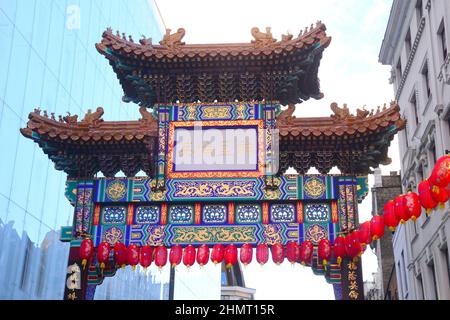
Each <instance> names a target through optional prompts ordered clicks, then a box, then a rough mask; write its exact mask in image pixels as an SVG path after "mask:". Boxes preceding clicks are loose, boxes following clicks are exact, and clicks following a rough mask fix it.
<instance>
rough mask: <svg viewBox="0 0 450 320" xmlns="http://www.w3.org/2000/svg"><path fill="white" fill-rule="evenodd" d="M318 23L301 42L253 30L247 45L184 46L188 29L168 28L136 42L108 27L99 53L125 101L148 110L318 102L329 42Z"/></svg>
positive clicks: (321, 95)
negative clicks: (204, 104) (186, 105)
mask: <svg viewBox="0 0 450 320" xmlns="http://www.w3.org/2000/svg"><path fill="white" fill-rule="evenodd" d="M325 30H326V27H325V25H324V24H323V23H321V22H320V21H319V22H317V24H316V26H315V27H314V26H313V25H311V27H310V28H306V30H305V31H302V32H300V34H299V35H298V36H297V37H295V38H294V37H293V35H289V34H288V35H282V39H281V40H280V41H278V40H276V39H275V38H274V37H273V36H272V33H271V32H270V28H266V32H261V31H259V29H258V28H253V29H252V30H251V34H252V35H253V37H254V40H252V41H251V42H248V43H226V44H185V43H184V42H182V41H181V40H182V38H183V37H184V34H185V30H184V29H178V31H177V32H176V33H174V34H170V29H168V30H167V33H166V35H165V36H164V39H163V40H162V41H161V42H160V44H159V45H157V44H153V43H152V42H151V39H145V38H144V39H141V40H139V43H135V42H134V41H133V39H132V38H131V36H129V37H128V38H127V37H126V36H125V34H122V35H120V33H119V32H117V33H116V34H113V32H112V30H111V29H110V28H109V29H108V30H107V31H105V32H104V33H103V39H102V41H101V43H98V44H97V45H96V47H97V50H98V51H99V52H100V53H101V54H102V55H104V56H105V57H106V58H107V59H108V60H109V62H110V64H111V65H112V67H113V69H114V72H115V73H116V74H117V77H118V78H119V80H120V83H121V84H122V88H123V90H124V97H123V99H124V101H127V102H128V101H133V102H135V103H138V104H140V105H144V106H146V107H151V106H153V105H154V104H159V103H160V104H170V103H175V102H177V101H180V102H182V103H188V102H196V101H202V102H214V101H215V100H218V101H235V100H239V101H261V100H263V99H265V100H266V101H273V100H277V101H279V102H280V103H281V104H283V105H286V104H289V103H294V104H295V103H299V102H302V101H304V100H308V99H309V98H311V97H312V98H315V99H320V98H322V97H323V94H322V93H321V92H320V88H319V79H318V76H317V73H318V69H319V64H320V59H321V58H322V53H323V50H324V49H325V48H326V47H328V45H329V44H330V42H331V37H328V36H327V35H326V33H325Z"/></svg>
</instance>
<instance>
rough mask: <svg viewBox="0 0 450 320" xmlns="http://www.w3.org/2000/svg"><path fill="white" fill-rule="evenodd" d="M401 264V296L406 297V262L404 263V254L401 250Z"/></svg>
mask: <svg viewBox="0 0 450 320" xmlns="http://www.w3.org/2000/svg"><path fill="white" fill-rule="evenodd" d="M402 264H403V268H402V276H403V281H402V282H403V285H404V288H402V291H403V297H405V298H406V297H407V294H408V281H407V280H406V263H405V255H404V253H403V251H402Z"/></svg>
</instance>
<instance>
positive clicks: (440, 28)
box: [438, 19, 447, 61]
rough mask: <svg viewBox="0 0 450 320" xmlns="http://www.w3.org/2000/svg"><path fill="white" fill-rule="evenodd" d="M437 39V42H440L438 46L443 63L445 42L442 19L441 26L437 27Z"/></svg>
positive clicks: (445, 48)
mask: <svg viewBox="0 0 450 320" xmlns="http://www.w3.org/2000/svg"><path fill="white" fill-rule="evenodd" d="M438 37H439V42H440V46H441V52H442V61H445V59H446V58H447V41H446V38H445V26H444V19H442V21H441V25H440V26H439V29H438Z"/></svg>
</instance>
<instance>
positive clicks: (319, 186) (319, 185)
mask: <svg viewBox="0 0 450 320" xmlns="http://www.w3.org/2000/svg"><path fill="white" fill-rule="evenodd" d="M304 189H305V191H306V193H307V194H308V196H310V197H311V198H319V197H320V196H321V195H322V194H323V193H324V192H325V185H324V184H323V182H322V181H321V180H320V179H316V178H311V179H309V180H308V181H307V182H306V183H305V185H304Z"/></svg>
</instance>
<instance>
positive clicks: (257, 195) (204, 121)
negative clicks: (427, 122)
mask: <svg viewBox="0 0 450 320" xmlns="http://www.w3.org/2000/svg"><path fill="white" fill-rule="evenodd" d="M325 30H326V28H325V25H324V24H322V23H321V22H318V23H317V24H316V26H313V25H311V27H310V28H306V30H304V31H302V32H300V34H299V35H298V36H297V37H293V36H292V35H289V34H288V35H283V36H282V39H281V40H280V41H278V40H276V39H274V38H273V36H272V34H271V33H270V28H267V29H266V30H265V31H266V32H261V31H259V30H258V28H253V29H252V30H251V34H252V36H253V38H254V39H253V40H252V41H249V42H248V43H233V44H211V45H207V44H200V45H195V44H185V43H184V42H182V38H183V36H184V34H185V31H184V29H178V31H177V32H176V33H171V32H170V30H167V31H166V35H165V36H164V38H163V40H162V41H161V42H160V43H159V44H152V42H151V39H145V38H143V39H141V40H139V43H136V42H134V41H133V39H132V38H131V36H130V37H128V38H127V37H126V36H125V34H122V35H120V33H119V32H117V33H113V32H112V30H111V29H110V28H108V29H107V31H105V32H104V33H103V38H102V41H101V43H98V44H97V45H96V48H97V50H98V52H99V53H100V54H102V55H104V56H105V57H106V58H107V59H108V61H109V63H110V65H111V66H112V68H113V70H114V72H115V73H116V74H117V77H118V79H119V81H120V83H121V85H122V88H123V91H124V96H123V100H124V101H125V102H134V103H137V104H138V105H139V106H140V109H139V111H140V114H141V118H140V119H139V120H134V121H104V120H103V119H102V116H103V113H104V110H103V108H101V107H99V108H97V109H96V111H94V112H92V111H91V110H89V111H88V113H87V114H86V115H85V116H84V117H83V118H82V119H81V118H80V119H79V118H78V116H77V115H72V116H71V115H70V114H69V115H68V116H65V117H62V116H59V119H56V118H55V116H54V115H53V114H52V115H51V116H50V117H49V116H48V115H47V112H45V111H44V112H43V114H41V110H40V109H35V110H34V112H32V113H30V115H29V122H28V124H27V128H24V129H21V132H22V134H23V135H24V136H25V137H27V138H30V139H32V140H34V141H35V142H36V143H38V144H39V146H40V147H41V148H42V150H43V151H44V152H45V154H47V155H48V157H49V158H50V159H51V160H52V161H53V162H54V163H55V168H56V169H57V170H63V171H64V172H66V173H67V174H68V179H67V183H66V191H65V194H66V196H67V199H68V200H69V201H70V203H71V204H72V205H73V206H74V220H73V226H72V227H70V228H63V229H62V236H61V240H62V241H68V242H70V254H69V261H68V271H67V281H66V289H65V299H93V297H94V293H95V288H96V286H97V285H99V284H101V283H102V281H103V279H104V277H109V276H114V274H115V272H116V270H117V269H118V268H119V267H120V266H119V265H118V263H116V261H115V258H114V256H115V255H114V254H113V252H114V249H115V246H116V244H117V243H119V242H120V243H123V244H124V245H125V246H127V247H130V246H132V245H137V246H138V247H143V246H150V247H153V248H157V247H166V248H173V247H174V246H176V245H180V246H181V247H182V248H184V254H186V248H187V247H191V248H192V246H193V247H194V248H199V247H200V246H201V245H207V246H208V247H209V248H211V247H212V246H214V245H215V244H223V245H224V246H229V245H231V244H233V245H234V246H236V247H238V248H239V247H241V246H242V245H244V244H250V245H251V246H252V247H253V248H255V247H256V246H257V245H258V244H267V245H268V246H269V247H274V246H277V245H278V246H279V245H280V244H281V245H283V246H286V245H287V244H288V243H291V242H294V243H297V244H299V245H300V244H302V243H303V242H305V241H307V242H309V243H311V244H312V245H313V246H314V247H313V254H312V256H311V258H310V259H309V260H308V261H306V265H308V266H310V267H311V268H312V271H313V272H314V274H316V275H319V276H323V277H325V279H326V281H327V282H329V283H330V284H332V285H333V287H334V292H335V296H336V299H363V285H362V270H361V262H360V260H359V261H357V260H351V259H349V258H344V260H343V261H342V263H338V262H337V259H336V257H335V256H334V255H332V256H331V257H330V259H329V262H328V264H327V265H324V264H323V262H322V261H321V260H320V259H318V253H317V246H318V244H319V242H320V241H321V240H322V239H329V241H330V244H331V245H333V243H334V240H335V239H336V237H337V236H338V235H341V234H342V235H345V234H348V233H350V232H351V231H352V230H354V229H356V228H358V225H359V223H358V211H357V204H358V202H360V201H362V200H363V198H364V197H365V195H366V194H367V192H368V187H367V174H369V173H370V172H371V167H372V168H374V167H377V166H378V165H379V164H388V163H389V162H390V159H389V158H388V156H387V150H388V147H389V144H390V141H391V140H392V139H393V137H394V135H395V134H396V133H397V132H398V131H399V130H401V129H402V128H403V127H404V124H405V123H404V120H402V119H401V118H400V115H399V107H398V106H397V105H396V104H395V103H391V104H390V106H388V107H386V106H385V107H384V108H382V109H380V107H378V109H377V110H376V111H374V110H372V111H371V112H369V111H366V110H361V109H358V110H357V113H356V115H353V114H351V113H350V112H349V109H348V108H347V107H346V105H345V104H344V105H343V107H339V106H338V105H337V104H336V103H333V104H332V105H331V111H332V115H331V116H330V117H322V118H295V117H294V116H293V113H294V110H295V105H296V104H299V103H301V102H303V101H305V100H308V99H309V98H314V99H320V98H322V97H323V94H322V93H321V92H320V88H319V79H318V69H319V64H320V60H321V57H322V54H323V51H324V49H325V48H326V47H327V46H328V45H329V44H330V41H331V38H330V37H328V36H327V35H326V33H325ZM336 80H337V81H339V80H338V79H336ZM281 106H287V109H283V110H282V109H281ZM199 132H200V133H199ZM242 133H245V137H244V140H242V136H241V135H242ZM197 134H199V136H197V137H202V138H201V139H203V140H201V141H203V142H205V140H208V139H207V138H205V137H211V136H214V137H216V138H217V137H220V136H222V137H225V138H224V139H222V141H221V143H220V144H211V143H209V144H206V145H205V144H203V145H202V144H200V145H199V144H198V143H197V142H198V140H196V139H195V136H196V135H197ZM230 137H231V138H230ZM240 139H241V140H240ZM219 140H220V139H219ZM209 142H211V141H209ZM216 142H217V141H216ZM218 145H219V147H217V146H218ZM242 153H246V156H245V157H244V158H245V159H246V161H244V162H242V161H241V162H231V163H229V162H227V161H225V162H220V161H211V159H212V160H217V159H218V158H220V156H223V157H225V158H227V157H229V158H230V159H235V158H239V156H240V155H242ZM186 159H188V160H189V159H191V160H192V161H188V160H186ZM227 159H228V158H227ZM335 166H336V167H337V168H338V169H339V170H340V172H341V174H339V175H331V174H329V171H330V170H331V168H332V167H335ZM290 167H292V168H294V169H295V170H296V171H297V172H298V175H288V174H284V173H285V171H286V170H287V169H288V168H290ZM312 167H315V168H316V169H317V170H318V171H319V172H320V174H319V175H307V174H306V173H307V172H308V170H309V169H310V168H312ZM119 171H122V172H123V173H124V174H125V176H126V177H125V178H115V175H116V174H117V173H118V172H119ZM142 171H143V172H145V174H146V176H145V177H136V174H137V173H138V172H142ZM98 172H101V173H102V174H103V175H104V177H102V178H97V177H96V176H97V173H98ZM88 237H89V238H90V239H92V242H93V255H92V257H91V258H90V259H89V261H88V262H87V265H86V266H85V267H83V266H82V257H81V256H80V245H81V244H82V241H83V240H84V239H85V238H88ZM102 243H103V244H105V243H108V244H109V245H110V247H111V251H110V252H109V251H108V252H107V257H106V259H105V260H106V261H103V260H102V262H103V263H104V264H105V267H104V268H103V265H102V267H100V264H101V263H100V261H99V260H98V259H99V258H98V253H97V251H98V250H99V246H100V247H101V248H102V250H103V249H104V247H105V245H102ZM190 245H191V246H190ZM247 246H248V245H247ZM178 247H179V246H178ZM203 247H205V246H203ZM154 251H156V250H154ZM194 253H195V251H194ZM272 254H273V252H272ZM166 257H167V255H166ZM283 259H284V254H283Z"/></svg>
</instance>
